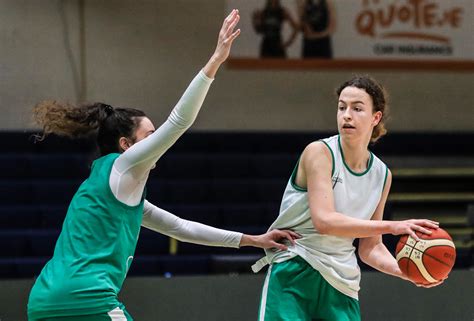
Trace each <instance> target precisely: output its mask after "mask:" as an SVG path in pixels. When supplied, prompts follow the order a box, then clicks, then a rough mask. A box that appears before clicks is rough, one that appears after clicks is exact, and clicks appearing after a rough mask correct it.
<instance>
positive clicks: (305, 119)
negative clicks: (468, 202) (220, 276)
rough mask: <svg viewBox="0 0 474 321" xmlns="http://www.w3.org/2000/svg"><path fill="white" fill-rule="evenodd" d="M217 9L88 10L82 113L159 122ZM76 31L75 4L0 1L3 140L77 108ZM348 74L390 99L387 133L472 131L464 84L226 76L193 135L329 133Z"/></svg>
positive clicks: (401, 77) (207, 49) (210, 34)
mask: <svg viewBox="0 0 474 321" xmlns="http://www.w3.org/2000/svg"><path fill="white" fill-rule="evenodd" d="M61 6H62V7H63V8H64V10H63V11H64V16H65V17H66V21H67V24H68V26H69V32H68V33H67V34H68V37H69V44H70V48H71V52H72V57H74V59H73V60H71V59H69V58H68V56H71V54H68V51H67V46H66V45H65V43H66V42H65V30H64V29H65V28H64V22H62V21H64V19H63V20H61V14H60V12H61V10H60V8H61ZM224 8H225V2H224V1H223V0H212V1H209V0H175V1H165V0H148V1H146V0H95V1H92V0H85V30H86V33H85V35H86V42H85V43H86V46H85V49H86V51H85V52H86V55H85V58H86V78H85V80H86V82H87V87H86V90H87V96H86V97H87V101H96V100H100V101H104V102H108V103H110V104H112V105H118V106H131V107H137V108H141V109H144V110H145V111H146V112H147V113H148V114H149V116H150V117H151V118H152V119H153V120H154V121H155V122H157V123H159V122H161V121H163V120H164V119H165V117H166V116H167V115H168V113H169V111H170V110H171V108H172V107H173V106H174V104H175V103H176V101H177V100H178V99H179V97H180V95H181V93H182V91H183V90H184V89H185V87H186V85H187V83H188V82H189V81H190V80H191V79H192V77H193V76H194V75H195V74H196V73H197V71H198V70H199V69H200V68H201V66H203V64H204V63H205V62H206V60H207V58H208V57H209V56H210V54H211V53H212V51H213V49H214V46H215V42H216V39H217V32H218V30H219V28H220V25H221V21H222V19H223V17H224V10H225V9H224ZM78 21H79V20H78V0H64V1H61V0H41V1H36V0H0V115H1V117H0V129H3V130H5V129H8V130H10V129H23V128H31V126H32V125H31V123H30V110H31V107H32V106H33V105H34V104H35V103H36V102H38V101H39V100H41V99H45V98H58V99H66V100H69V101H72V102H76V101H77V99H78V88H77V84H76V83H75V81H74V79H76V82H78V81H79V79H78V77H77V75H76V76H75V75H74V72H73V68H72V67H71V66H72V62H73V64H75V66H76V68H77V67H78V64H79V54H78V49H79V42H78V39H79V38H78V34H79V32H78ZM242 32H251V31H250V30H245V29H244V30H242ZM468 40H469V39H466V41H468ZM237 41H238V40H237ZM469 41H470V40H469ZM354 72H363V73H370V74H371V75H372V76H374V77H376V78H377V79H379V80H380V81H381V82H382V83H384V84H385V85H386V87H387V88H388V89H389V92H390V94H391V105H392V112H391V114H392V121H391V123H390V124H389V129H392V130H395V131H472V130H474V126H473V121H472V119H473V117H472V115H473V107H472V105H473V103H474V90H473V88H474V75H473V73H472V72H460V73H455V72H437V71H432V72H408V71H385V72H380V71H377V72H370V71H368V70H341V71H317V70H308V71H275V70H273V71H271V70H268V71H262V70H258V71H252V70H229V69H228V68H226V67H224V68H223V69H222V70H221V71H220V72H219V74H218V76H217V79H216V81H215V82H214V84H213V86H212V88H211V91H210V93H209V95H208V98H207V100H206V102H205V106H204V109H203V110H202V112H201V114H200V116H199V118H198V120H197V121H196V124H195V126H194V127H193V128H194V129H198V130H207V129H210V130H239V129H241V130H242V129H243V130H325V131H327V130H332V129H334V125H335V101H334V96H333V91H334V88H335V87H336V86H337V85H338V84H339V83H341V82H342V81H344V80H346V79H347V78H348V77H350V76H351V75H352V73H354Z"/></svg>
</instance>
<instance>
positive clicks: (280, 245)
mask: <svg viewBox="0 0 474 321" xmlns="http://www.w3.org/2000/svg"><path fill="white" fill-rule="evenodd" d="M270 244H271V247H274V248H276V249H279V250H282V251H286V250H288V246H286V245H285V244H281V243H277V242H275V241H271V242H270Z"/></svg>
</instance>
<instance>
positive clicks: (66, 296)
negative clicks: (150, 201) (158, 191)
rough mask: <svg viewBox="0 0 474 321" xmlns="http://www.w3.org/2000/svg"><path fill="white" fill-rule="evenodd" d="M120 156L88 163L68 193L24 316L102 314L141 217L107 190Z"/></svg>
mask: <svg viewBox="0 0 474 321" xmlns="http://www.w3.org/2000/svg"><path fill="white" fill-rule="evenodd" d="M119 155H120V154H109V155H106V156H104V157H101V158H99V159H97V160H95V161H94V163H93V164H92V170H91V174H90V176H89V178H88V179H87V180H85V181H84V182H83V183H82V185H81V186H80V187H79V189H78V191H77V192H76V194H75V195H74V197H73V199H72V201H71V204H70V205H69V209H68V211H67V215H66V218H65V220H64V224H63V228H62V231H61V234H60V236H59V238H58V240H57V242H56V247H55V249H54V255H53V257H52V259H51V260H50V261H49V262H48V263H47V264H46V265H45V267H44V268H43V270H42V271H41V274H40V275H39V277H38V279H37V280H36V282H35V284H34V286H33V288H32V290H31V293H30V297H29V301H28V315H29V316H30V317H31V318H44V317H55V316H67V315H83V314H97V313H103V312H108V311H110V310H112V309H114V308H115V307H117V306H118V305H119V302H118V299H117V295H118V293H119V292H120V289H121V287H122V284H123V282H124V280H125V276H126V274H127V271H128V269H129V267H130V264H131V262H132V259H133V255H134V252H135V247H136V244H137V240H138V234H139V232H140V225H141V222H142V217H143V204H144V197H142V201H141V202H140V204H138V205H137V206H128V205H126V204H124V203H122V202H120V201H119V200H117V199H116V197H115V196H114V195H113V194H112V191H111V189H110V185H109V177H110V172H111V170H112V165H113V163H114V161H115V159H116V158H117V157H118V156H119Z"/></svg>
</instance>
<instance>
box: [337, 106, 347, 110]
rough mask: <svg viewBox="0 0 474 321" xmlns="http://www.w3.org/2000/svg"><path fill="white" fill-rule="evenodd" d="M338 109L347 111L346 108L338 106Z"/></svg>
mask: <svg viewBox="0 0 474 321" xmlns="http://www.w3.org/2000/svg"><path fill="white" fill-rule="evenodd" d="M337 109H338V110H344V109H346V106H338V107H337Z"/></svg>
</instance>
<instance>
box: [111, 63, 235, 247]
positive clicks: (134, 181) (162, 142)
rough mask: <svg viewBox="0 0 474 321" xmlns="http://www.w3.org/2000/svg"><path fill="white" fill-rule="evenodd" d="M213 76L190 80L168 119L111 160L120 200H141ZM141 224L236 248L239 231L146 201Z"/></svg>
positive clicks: (130, 202)
mask: <svg viewBox="0 0 474 321" xmlns="http://www.w3.org/2000/svg"><path fill="white" fill-rule="evenodd" d="M212 81H213V79H211V78H209V77H207V76H206V75H205V74H204V72H203V71H200V72H199V73H198V75H197V76H196V77H195V78H194V79H193V80H192V81H191V83H190V84H189V86H188V88H187V89H186V91H185V92H184V94H183V96H182V97H181V99H180V100H179V102H178V103H177V104H176V106H175V107H174V109H173V111H172V112H171V114H170V116H169V117H168V119H167V120H166V121H165V122H164V123H163V124H162V125H161V126H160V127H159V128H158V129H157V130H156V131H155V132H154V133H153V134H151V135H150V136H148V137H147V138H145V139H143V140H141V141H139V142H138V143H135V144H134V145H132V146H131V147H130V148H129V149H127V150H126V151H125V152H123V153H122V154H121V155H120V156H119V157H118V158H117V159H116V160H115V162H114V164H113V166H112V171H111V173H110V179H109V184H110V188H111V190H112V193H113V194H114V195H115V197H116V198H117V199H118V200H119V201H120V202H122V203H125V204H127V205H130V206H134V205H137V204H139V203H140V201H141V198H142V195H143V190H144V188H145V184H146V182H147V179H148V175H149V173H150V170H151V169H152V168H154V166H155V164H156V162H157V161H158V159H159V158H160V157H161V156H162V155H163V154H164V153H165V152H166V151H167V150H168V149H169V148H170V147H171V146H172V145H173V144H174V143H175V142H176V141H177V140H178V138H179V137H180V136H181V135H182V134H183V133H184V132H185V131H186V130H187V129H188V128H189V127H191V125H192V124H193V122H194V120H195V119H196V116H197V114H198V113H199V110H200V109H201V106H202V104H203V102H204V99H205V97H206V95H207V92H208V90H209V87H210V85H211V83H212ZM142 226H144V227H147V228H149V229H151V230H154V231H156V232H159V233H162V234H165V235H168V236H171V237H173V238H176V239H177V240H180V241H183V242H191V243H196V244H202V245H210V246H225V247H234V248H238V247H239V244H240V241H241V238H242V235H243V234H242V233H237V232H231V231H226V230H221V229H217V228H214V227H210V226H207V225H204V224H200V223H196V222H192V221H187V220H183V219H180V218H179V217H177V216H175V215H173V214H171V213H169V212H167V211H165V210H163V209H161V208H159V207H157V206H155V205H153V204H151V203H150V202H148V201H145V204H144V209H143V221H142Z"/></svg>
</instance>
